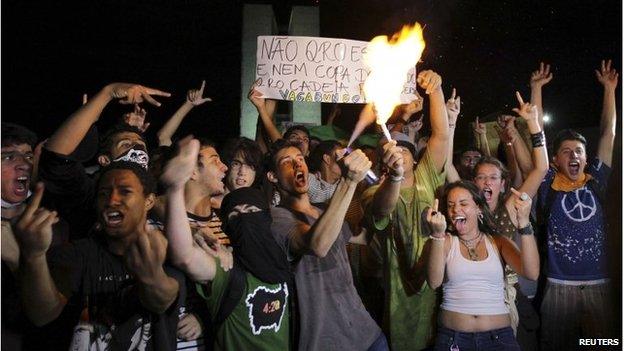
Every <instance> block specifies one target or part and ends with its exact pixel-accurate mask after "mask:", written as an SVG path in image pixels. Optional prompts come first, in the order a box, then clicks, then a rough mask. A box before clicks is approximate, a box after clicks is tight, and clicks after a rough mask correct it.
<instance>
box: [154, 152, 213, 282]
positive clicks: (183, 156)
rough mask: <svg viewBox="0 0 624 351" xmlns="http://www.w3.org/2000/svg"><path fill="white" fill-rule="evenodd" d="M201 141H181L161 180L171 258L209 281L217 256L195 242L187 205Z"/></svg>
mask: <svg viewBox="0 0 624 351" xmlns="http://www.w3.org/2000/svg"><path fill="white" fill-rule="evenodd" d="M198 154H199V141H197V140H191V141H188V142H187V143H186V144H184V145H181V147H180V152H179V154H178V155H177V156H176V157H174V158H173V159H171V161H169V163H167V165H166V166H165V171H164V172H163V175H162V176H161V181H162V182H163V183H164V184H166V185H167V191H166V193H167V203H166V210H165V212H166V214H165V217H166V227H165V229H166V234H167V239H168V240H169V254H170V258H171V262H172V263H173V264H174V265H175V266H177V267H178V268H180V269H181V270H182V271H184V272H185V273H186V274H187V275H188V276H189V277H190V278H191V279H192V280H194V281H197V282H201V283H204V282H207V281H210V280H212V279H214V277H215V274H216V263H215V259H214V258H213V257H211V256H210V255H209V254H208V253H207V252H205V251H204V250H202V249H201V248H200V247H199V246H197V245H195V244H194V242H193V234H192V232H191V227H190V225H189V222H188V218H187V215H186V207H185V205H184V184H186V182H187V181H188V179H190V177H191V174H192V172H193V169H194V168H195V165H196V163H197V157H198Z"/></svg>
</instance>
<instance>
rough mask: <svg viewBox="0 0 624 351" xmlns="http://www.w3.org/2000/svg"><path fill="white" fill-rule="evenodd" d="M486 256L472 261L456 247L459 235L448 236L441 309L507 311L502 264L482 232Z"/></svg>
mask: <svg viewBox="0 0 624 351" xmlns="http://www.w3.org/2000/svg"><path fill="white" fill-rule="evenodd" d="M482 240H484V241H485V248H486V250H487V254H488V257H487V258H486V259H485V260H483V261H471V260H469V259H466V258H465V257H464V256H462V254H461V252H460V251H459V249H460V248H459V245H460V243H459V238H458V237H456V236H454V235H453V236H451V249H450V251H449V253H448V256H447V257H446V271H445V278H444V284H443V292H444V299H443V300H442V305H441V306H440V307H441V308H442V309H444V310H447V311H452V312H459V313H464V314H472V315H497V314H506V313H509V309H508V308H507V306H506V305H505V291H504V290H505V285H504V282H503V266H502V264H501V261H500V258H499V256H498V251H497V250H495V249H494V247H493V246H492V243H491V242H490V240H489V238H488V237H487V236H485V237H484V238H483V239H482Z"/></svg>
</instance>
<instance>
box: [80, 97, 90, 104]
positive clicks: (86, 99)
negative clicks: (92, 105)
mask: <svg viewBox="0 0 624 351" xmlns="http://www.w3.org/2000/svg"><path fill="white" fill-rule="evenodd" d="M87 101H89V96H88V95H87V94H82V104H83V105H86V104H87Z"/></svg>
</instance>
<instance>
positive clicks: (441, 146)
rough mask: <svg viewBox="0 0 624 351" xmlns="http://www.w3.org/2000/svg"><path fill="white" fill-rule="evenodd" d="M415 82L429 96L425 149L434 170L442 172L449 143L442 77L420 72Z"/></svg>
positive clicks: (430, 72) (433, 73)
mask: <svg viewBox="0 0 624 351" xmlns="http://www.w3.org/2000/svg"><path fill="white" fill-rule="evenodd" d="M416 81H417V82H418V84H419V85H420V87H421V88H423V89H425V93H426V94H427V95H429V118H430V121H431V138H429V142H427V149H428V150H429V155H431V159H432V161H433V164H434V166H435V168H436V170H437V171H438V172H442V171H443V170H444V165H445V164H446V161H447V160H446V155H447V153H448V145H447V144H448V141H449V122H448V116H447V115H446V105H445V101H444V93H443V92H442V77H440V75H438V74H437V73H435V72H433V71H422V72H420V73H419V74H418V78H417V79H416Z"/></svg>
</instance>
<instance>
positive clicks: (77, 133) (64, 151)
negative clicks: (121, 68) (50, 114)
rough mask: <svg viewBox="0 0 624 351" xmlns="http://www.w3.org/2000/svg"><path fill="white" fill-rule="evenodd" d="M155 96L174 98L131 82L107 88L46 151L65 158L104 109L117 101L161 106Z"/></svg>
mask: <svg viewBox="0 0 624 351" xmlns="http://www.w3.org/2000/svg"><path fill="white" fill-rule="evenodd" d="M151 95H156V96H167V97H168V96H170V95H171V94H169V93H165V92H163V91H160V90H157V89H152V88H148V87H144V86H142V85H136V84H129V83H113V84H109V85H107V86H105V87H104V88H103V89H102V90H100V92H98V93H97V94H96V95H95V96H94V97H93V98H91V99H90V100H89V101H88V102H87V103H86V104H84V105H83V106H82V107H80V108H79V109H78V111H76V112H74V114H72V115H71V116H69V118H68V119H67V120H65V122H64V123H63V124H62V125H61V126H60V127H59V129H57V130H56V131H55V132H54V134H52V136H51V137H50V139H49V140H48V142H47V144H46V146H45V147H46V148H47V149H48V150H50V151H53V152H55V153H57V154H61V155H69V154H71V153H72V152H74V150H76V148H77V147H78V145H79V144H80V142H81V141H82V139H83V138H84V137H85V135H86V134H87V132H88V131H89V129H90V128H91V125H92V124H93V123H95V122H97V121H98V119H99V118H100V114H101V113H102V111H103V110H104V107H106V105H108V103H109V102H110V101H111V100H113V99H121V100H120V101H119V102H120V103H122V104H138V103H141V102H143V101H147V102H149V103H150V104H152V105H155V106H160V103H159V102H158V101H156V100H154V98H153V97H152V96H151Z"/></svg>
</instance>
